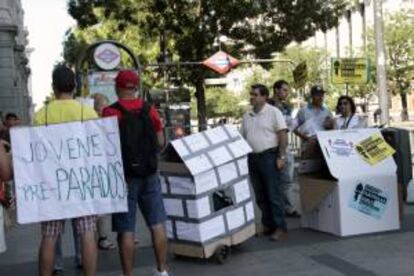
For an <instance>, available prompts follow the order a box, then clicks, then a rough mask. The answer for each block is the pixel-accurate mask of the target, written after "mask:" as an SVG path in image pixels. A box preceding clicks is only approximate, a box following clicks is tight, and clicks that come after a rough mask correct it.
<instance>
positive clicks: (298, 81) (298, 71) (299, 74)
mask: <svg viewBox="0 0 414 276" xmlns="http://www.w3.org/2000/svg"><path fill="white" fill-rule="evenodd" d="M293 80H294V81H295V86H296V88H301V87H303V86H305V84H306V81H307V80H308V66H307V65H306V61H303V62H301V63H299V64H298V65H297V66H296V67H295V69H293Z"/></svg>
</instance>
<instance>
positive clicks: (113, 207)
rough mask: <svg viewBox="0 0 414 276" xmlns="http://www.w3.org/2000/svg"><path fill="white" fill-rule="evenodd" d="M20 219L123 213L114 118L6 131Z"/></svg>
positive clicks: (123, 194) (124, 200)
mask: <svg viewBox="0 0 414 276" xmlns="http://www.w3.org/2000/svg"><path fill="white" fill-rule="evenodd" d="M11 137H12V154H13V167H14V168H13V169H14V179H15V191H16V202H17V220H18V222H19V223H33V222H40V221H48V220H57V219H66V218H75V217H81V216H87V215H93V214H109V213H117V212H126V211H127V210H128V207H127V190H126V182H125V178H124V172H123V165H122V157H121V151H120V140H119V129H118V122H117V119H116V118H105V119H96V120H90V121H84V122H71V123H64V124H56V125H48V126H37V127H18V128H14V129H12V131H11Z"/></svg>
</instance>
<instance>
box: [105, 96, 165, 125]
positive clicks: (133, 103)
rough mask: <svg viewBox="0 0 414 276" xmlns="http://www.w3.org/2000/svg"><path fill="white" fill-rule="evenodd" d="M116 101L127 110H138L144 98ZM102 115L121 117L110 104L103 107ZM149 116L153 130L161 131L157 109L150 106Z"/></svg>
mask: <svg viewBox="0 0 414 276" xmlns="http://www.w3.org/2000/svg"><path fill="white" fill-rule="evenodd" d="M118 103H119V104H120V105H122V106H123V107H124V108H125V109H127V110H129V111H139V110H141V109H142V107H143V106H144V100H143V99H139V98H136V99H119V100H118ZM102 116H103V117H110V116H117V117H118V119H119V120H121V119H122V112H121V111H119V110H118V109H116V108H113V107H111V106H108V107H106V108H104V110H103V112H102ZM149 116H150V118H151V122H152V124H153V126H154V130H155V132H157V133H158V132H161V131H162V123H161V119H160V115H159V114H158V111H157V109H156V108H155V107H154V106H151V108H150V110H149Z"/></svg>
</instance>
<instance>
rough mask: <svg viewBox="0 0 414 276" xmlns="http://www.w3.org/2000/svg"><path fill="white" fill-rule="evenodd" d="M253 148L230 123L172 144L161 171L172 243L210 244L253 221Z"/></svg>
mask: <svg viewBox="0 0 414 276" xmlns="http://www.w3.org/2000/svg"><path fill="white" fill-rule="evenodd" d="M249 152H251V148H250V147H249V145H248V144H247V143H246V141H245V140H244V139H243V138H242V137H241V135H240V134H239V132H238V131H237V129H236V128H235V127H234V126H232V125H226V126H218V127H216V128H213V129H210V130H207V131H204V132H200V133H196V134H193V135H190V136H187V137H184V138H181V139H178V140H174V141H172V142H171V143H170V145H169V146H168V147H167V150H166V156H164V158H163V161H161V162H160V165H159V169H160V177H161V184H162V192H163V198H164V205H165V209H166V212H167V215H168V218H169V219H168V221H167V234H168V238H169V239H170V240H171V241H177V242H185V243H193V244H201V245H206V244H211V243H214V242H216V241H217V240H218V239H220V238H224V237H226V236H231V235H233V234H234V233H237V232H238V231H242V230H244V229H245V228H247V227H250V228H251V226H252V225H254V209H253V202H252V195H251V190H250V183H249V178H248V173H249V171H248V166H247V154H248V153H249ZM250 228H249V229H250ZM251 232H252V231H248V233H251ZM253 232H254V231H253ZM249 235H250V234H249ZM251 235H254V233H253V234H251ZM251 235H250V236H251ZM250 236H248V237H250Z"/></svg>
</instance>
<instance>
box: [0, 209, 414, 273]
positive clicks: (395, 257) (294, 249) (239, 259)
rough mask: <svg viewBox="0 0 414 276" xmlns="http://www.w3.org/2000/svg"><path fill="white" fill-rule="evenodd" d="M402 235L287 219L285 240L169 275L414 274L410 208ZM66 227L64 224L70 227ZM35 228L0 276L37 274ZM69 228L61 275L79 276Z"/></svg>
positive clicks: (145, 240)
mask: <svg viewBox="0 0 414 276" xmlns="http://www.w3.org/2000/svg"><path fill="white" fill-rule="evenodd" d="M405 213H406V215H405V221H404V226H403V229H402V230H401V231H396V232H391V233H381V234H375V235H365V236H358V237H353V238H345V239H340V238H337V237H334V236H331V235H328V234H324V233H320V232H315V231H310V230H305V229H300V228H298V227H299V220H298V219H290V220H289V225H290V226H291V228H293V229H291V230H290V232H289V240H288V241H285V242H271V241H269V240H268V239H266V238H252V239H250V240H249V241H247V242H246V243H244V244H243V245H241V246H238V247H236V248H233V250H232V255H231V258H230V259H229V261H228V262H227V263H226V264H224V265H217V264H216V263H214V262H213V261H210V260H199V259H191V258H182V257H181V258H176V257H174V256H171V258H170V260H171V261H170V265H171V268H172V275H197V276H203V275H206V276H207V275H209V276H210V275H217V276H221V275H223V276H224V275H225V276H230V275H255V276H260V275H283V276H286V275H288V276H289V275H306V276H309V275H315V276H322V275H329V276H335V275H352V276H355V275H361V276H362V275H363V276H370V275H384V276H385V275H407V276H408V275H414V262H413V259H414V206H408V207H407V208H406V212H405ZM141 223H142V220H141V219H140V222H139V224H140V226H141V227H140V228H139V229H140V231H139V233H140V238H141V246H142V248H140V249H139V251H138V256H137V257H136V262H135V267H136V270H135V274H136V275H151V273H152V271H153V269H154V259H153V254H152V250H151V249H150V247H149V236H148V232H147V231H142V230H143V227H142V225H143V224H141ZM69 225H70V224H67V226H68V227H69ZM39 228H40V227H39V226H37V225H25V226H17V227H16V228H14V229H13V230H12V231H11V232H9V234H8V237H7V244H8V251H7V252H6V253H4V254H1V255H0V275H2V276H3V275H19V276H20V275H36V271H37V264H36V259H37V249H38V244H39ZM70 234H71V231H70V229H69V228H68V229H67V231H66V233H65V236H64V251H65V252H64V253H65V267H66V270H65V275H70V276H72V275H81V273H80V272H79V271H76V269H75V266H74V264H73V257H72V256H73V242H72V240H71V235H70ZM99 275H104V276H106V275H108V276H109V275H121V271H120V264H119V259H118V255H117V251H116V250H113V251H107V252H105V251H100V253H99Z"/></svg>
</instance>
